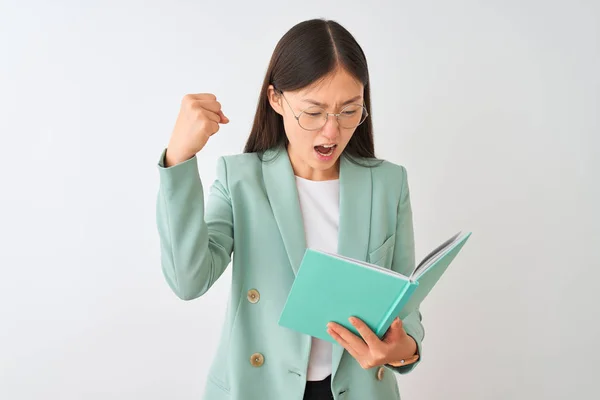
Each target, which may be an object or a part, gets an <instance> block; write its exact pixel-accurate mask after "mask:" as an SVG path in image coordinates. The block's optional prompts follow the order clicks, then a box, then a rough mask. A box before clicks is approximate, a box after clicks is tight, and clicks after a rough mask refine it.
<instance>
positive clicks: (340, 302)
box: [278, 232, 471, 343]
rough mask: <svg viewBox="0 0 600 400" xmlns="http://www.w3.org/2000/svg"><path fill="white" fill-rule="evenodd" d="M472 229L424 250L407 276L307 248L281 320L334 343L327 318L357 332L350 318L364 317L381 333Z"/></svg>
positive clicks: (413, 304)
mask: <svg viewBox="0 0 600 400" xmlns="http://www.w3.org/2000/svg"><path fill="white" fill-rule="evenodd" d="M470 235H471V233H470V232H468V233H465V234H463V233H461V232H459V233H457V234H456V235H454V236H453V237H451V238H450V239H448V240H447V241H446V242H444V243H442V244H441V245H440V246H438V247H437V248H436V249H435V250H433V251H432V252H431V253H429V254H428V255H427V257H425V258H424V259H423V260H422V261H421V262H420V263H419V265H418V266H417V267H416V268H415V270H414V271H413V273H412V274H411V275H410V276H404V275H402V274H399V273H397V272H395V271H393V270H390V269H387V268H383V267H380V266H377V265H374V264H369V263H367V262H364V261H359V260H354V259H351V258H347V257H343V256H340V255H337V254H332V253H326V252H322V251H318V250H314V249H310V248H309V249H307V250H306V252H305V254H304V257H303V259H302V263H301V265H300V268H299V270H298V274H297V275H296V279H295V280H294V283H293V284H292V287H291V289H290V292H289V294H288V298H287V300H286V303H285V304H284V306H283V310H282V312H281V315H280V317H279V322H278V323H279V325H280V326H282V327H285V328H289V329H292V330H295V331H297V332H301V333H305V334H307V335H310V336H314V337H317V338H319V339H323V340H326V341H329V342H332V343H337V342H336V341H335V339H333V338H332V337H331V336H330V335H329V334H328V333H327V324H328V323H329V322H336V323H338V324H340V325H342V326H344V327H345V328H347V329H348V330H350V331H351V332H353V333H354V334H356V335H358V336H360V334H359V333H358V331H357V330H356V328H355V327H354V326H352V325H351V324H350V323H349V321H348V318H349V317H351V316H354V317H358V318H360V319H361V320H363V321H364V322H365V323H366V324H367V325H368V326H369V327H370V328H371V330H372V331H373V332H375V334H376V335H377V336H378V337H379V338H382V337H383V335H384V334H385V332H386V331H387V329H388V328H389V327H390V325H391V323H392V322H393V321H394V319H395V318H396V317H400V318H401V319H404V318H405V317H406V316H407V315H408V314H410V313H411V312H412V311H414V310H415V309H416V308H417V307H419V305H420V304H421V302H422V301H423V300H424V299H425V298H426V297H427V295H428V294H429V293H430V291H431V289H432V288H433V287H434V286H435V284H436V283H437V282H438V281H439V279H440V278H441V276H442V275H443V274H444V272H445V271H446V269H447V268H448V266H449V265H450V263H451V262H452V261H453V260H454V258H455V257H456V255H457V254H458V253H459V252H460V250H461V249H462V247H463V245H464V244H465V242H466V241H467V239H468V238H469V236H470Z"/></svg>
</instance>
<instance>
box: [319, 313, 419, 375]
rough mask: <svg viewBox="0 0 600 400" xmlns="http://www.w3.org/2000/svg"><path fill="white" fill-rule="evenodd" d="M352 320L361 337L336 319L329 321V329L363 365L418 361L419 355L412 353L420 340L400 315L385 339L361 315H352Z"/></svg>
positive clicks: (400, 364) (367, 366) (332, 335)
mask: <svg viewBox="0 0 600 400" xmlns="http://www.w3.org/2000/svg"><path fill="white" fill-rule="evenodd" d="M348 320H349V321H350V323H351V324H352V325H353V326H354V327H355V328H356V330H357V331H358V333H359V334H360V337H359V336H357V335H355V334H354V333H352V332H350V331H349V330H348V329H346V328H344V327H343V326H342V325H339V324H336V323H335V322H330V323H329V324H327V333H329V334H330V335H331V337H332V338H333V339H334V340H335V341H337V342H338V343H339V344H340V345H341V346H342V347H344V348H345V349H346V350H347V351H348V353H350V355H351V356H352V357H354V358H355V359H356V361H358V363H359V364H360V366H361V367H362V368H364V369H369V368H372V367H376V366H380V365H384V364H390V365H392V366H402V365H408V364H410V363H411V362H414V361H416V358H412V359H411V357H413V356H414V355H415V354H416V352H417V343H416V342H415V340H414V339H413V338H412V337H410V336H409V335H408V334H407V333H406V331H405V330H404V328H403V326H402V321H401V320H400V318H396V319H395V320H394V322H393V323H392V324H391V325H390V327H389V329H388V330H387V331H386V333H385V335H384V336H383V338H381V339H379V337H378V336H377V335H376V334H375V332H373V331H372V330H371V329H370V328H369V327H368V326H367V324H365V323H364V322H363V321H361V320H360V319H359V318H356V317H351V318H349V319H348ZM406 360H410V362H408V361H406Z"/></svg>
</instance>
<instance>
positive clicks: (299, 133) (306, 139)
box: [283, 118, 312, 147]
mask: <svg viewBox="0 0 600 400" xmlns="http://www.w3.org/2000/svg"><path fill="white" fill-rule="evenodd" d="M283 126H284V127H285V134H286V136H287V138H288V140H289V141H290V143H292V144H294V145H295V146H298V147H305V146H309V145H310V143H311V142H312V141H311V137H310V135H309V134H308V132H307V131H305V130H304V129H302V128H300V126H298V123H297V122H296V120H295V119H293V118H292V120H291V121H289V120H284V121H283Z"/></svg>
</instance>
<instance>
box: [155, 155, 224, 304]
mask: <svg viewBox="0 0 600 400" xmlns="http://www.w3.org/2000/svg"><path fill="white" fill-rule="evenodd" d="M165 155H166V149H164V150H163V152H162V154H161V157H160V160H159V163H158V171H159V177H160V185H159V191H158V198H157V202H156V223H157V227H158V233H159V240H160V252H161V256H160V257H161V267H162V272H163V275H164V277H165V278H166V281H167V283H168V284H169V286H170V287H171V289H172V290H173V292H174V293H175V294H176V295H177V296H178V297H179V298H181V299H182V300H192V299H195V298H197V297H200V296H202V295H203V294H204V293H206V292H207V291H208V289H210V287H211V286H212V285H213V284H214V283H215V282H216V280H217V279H218V278H219V277H220V276H221V275H222V274H223V272H224V271H225V269H226V268H227V266H228V265H229V263H230V261H231V254H232V252H233V213H232V207H231V198H230V196H229V191H228V188H227V169H226V164H225V160H224V159H223V157H220V158H219V159H218V160H217V173H216V179H215V181H214V183H213V185H212V186H211V188H210V193H209V196H208V198H207V200H206V210H205V200H204V188H203V185H202V182H201V179H200V175H199V172H198V162H197V158H196V156H194V157H192V158H190V159H188V160H186V161H184V162H182V163H179V164H177V165H174V166H171V167H165V159H164V158H165Z"/></svg>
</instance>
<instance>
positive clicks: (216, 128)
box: [206, 121, 220, 136]
mask: <svg viewBox="0 0 600 400" xmlns="http://www.w3.org/2000/svg"><path fill="white" fill-rule="evenodd" d="M206 125H207V127H209V128H210V130H209V132H212V133H211V134H210V136H212V135H214V134H215V133H217V132H219V129H220V126H219V123H218V122H215V121H208V122H207V123H206Z"/></svg>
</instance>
